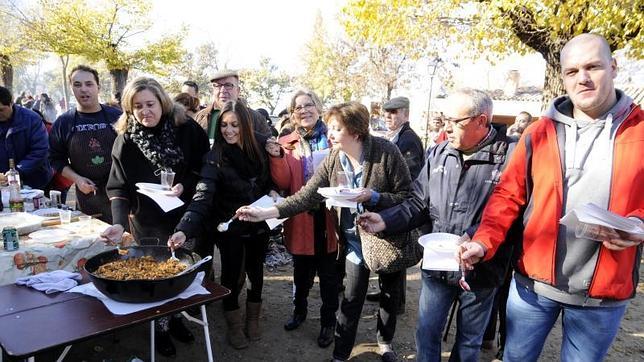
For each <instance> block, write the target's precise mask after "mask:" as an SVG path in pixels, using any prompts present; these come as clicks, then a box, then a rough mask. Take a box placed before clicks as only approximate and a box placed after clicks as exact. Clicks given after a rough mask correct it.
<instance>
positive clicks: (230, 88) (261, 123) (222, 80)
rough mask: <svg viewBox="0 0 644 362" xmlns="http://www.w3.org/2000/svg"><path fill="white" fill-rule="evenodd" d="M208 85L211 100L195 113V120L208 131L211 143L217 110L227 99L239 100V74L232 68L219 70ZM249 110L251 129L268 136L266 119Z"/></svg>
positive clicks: (269, 130) (268, 130) (269, 133)
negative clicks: (251, 120) (251, 122)
mask: <svg viewBox="0 0 644 362" xmlns="http://www.w3.org/2000/svg"><path fill="white" fill-rule="evenodd" d="M210 85H211V86H212V96H213V102H212V104H210V105H209V106H208V107H206V108H204V109H202V110H201V111H199V112H198V113H197V114H196V115H195V121H197V123H199V124H200V125H201V127H203V129H204V130H205V131H206V133H208V138H209V139H210V143H211V144H212V142H213V140H214V139H215V129H216V127H217V124H216V123H217V117H219V110H220V109H221V108H222V107H223V106H224V104H225V103H226V102H228V101H241V100H240V98H239V93H240V89H239V74H238V73H237V71H234V70H222V71H219V72H217V73H215V74H213V76H212V77H211V78H210ZM249 111H250V113H251V116H252V118H253V130H254V131H255V132H257V133H260V134H262V135H264V136H266V137H270V136H271V129H270V128H269V127H268V124H267V123H266V119H265V118H264V117H263V116H262V115H261V114H259V113H257V112H255V111H254V110H252V109H250V108H249Z"/></svg>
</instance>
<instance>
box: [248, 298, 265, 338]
mask: <svg viewBox="0 0 644 362" xmlns="http://www.w3.org/2000/svg"><path fill="white" fill-rule="evenodd" d="M261 311H262V303H253V302H246V330H245V332H246V336H248V339H250V340H251V341H259V340H260V339H262V334H261V332H260V331H259V315H260V314H261Z"/></svg>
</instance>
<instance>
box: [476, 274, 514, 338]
mask: <svg viewBox="0 0 644 362" xmlns="http://www.w3.org/2000/svg"><path fill="white" fill-rule="evenodd" d="M510 282H512V269H509V270H508V272H507V274H506V275H505V280H504V281H503V285H501V286H500V287H499V289H498V290H497V292H496V295H495V296H494V304H493V305H492V313H490V321H489V322H488V324H487V328H485V334H484V335H483V340H484V341H493V340H495V339H496V338H495V337H496V319H497V314H498V316H499V317H498V318H499V347H500V348H503V346H505V336H506V333H505V331H506V329H505V306H506V304H507V302H508V294H509V292H510Z"/></svg>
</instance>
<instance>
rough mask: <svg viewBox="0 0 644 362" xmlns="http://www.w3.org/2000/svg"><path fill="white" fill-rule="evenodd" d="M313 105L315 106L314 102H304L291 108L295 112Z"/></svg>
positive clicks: (308, 108)
mask: <svg viewBox="0 0 644 362" xmlns="http://www.w3.org/2000/svg"><path fill="white" fill-rule="evenodd" d="M313 107H315V104H314V103H306V104H300V105H297V106H295V108H293V110H295V112H301V111H304V110H307V111H308V110H310V109H312V108H313Z"/></svg>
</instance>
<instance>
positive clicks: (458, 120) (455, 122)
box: [443, 114, 480, 126]
mask: <svg viewBox="0 0 644 362" xmlns="http://www.w3.org/2000/svg"><path fill="white" fill-rule="evenodd" d="M478 116H480V114H475V115H473V116H467V117H463V118H451V117H443V121H444V122H445V124H449V125H452V126H455V125H459V124H460V125H462V123H461V122H463V121H466V120H468V119H472V118H476V117H478Z"/></svg>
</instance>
